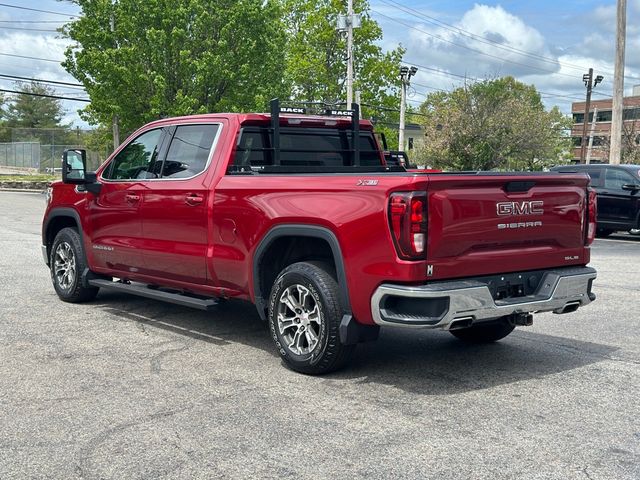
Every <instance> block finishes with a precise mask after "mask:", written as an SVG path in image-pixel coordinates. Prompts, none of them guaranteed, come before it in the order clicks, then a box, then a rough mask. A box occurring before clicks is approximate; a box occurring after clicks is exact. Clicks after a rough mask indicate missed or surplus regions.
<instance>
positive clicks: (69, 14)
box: [0, 3, 80, 18]
mask: <svg viewBox="0 0 640 480" xmlns="http://www.w3.org/2000/svg"><path fill="white" fill-rule="evenodd" d="M0 7H8V8H16V9H18V10H29V11H31V12H41V13H50V14H51V15H62V16H63V17H72V18H80V17H79V16H78V15H73V14H71V13H62V12H52V11H51V10H40V9H38V8H29V7H21V6H19V5H9V4H8V3H0Z"/></svg>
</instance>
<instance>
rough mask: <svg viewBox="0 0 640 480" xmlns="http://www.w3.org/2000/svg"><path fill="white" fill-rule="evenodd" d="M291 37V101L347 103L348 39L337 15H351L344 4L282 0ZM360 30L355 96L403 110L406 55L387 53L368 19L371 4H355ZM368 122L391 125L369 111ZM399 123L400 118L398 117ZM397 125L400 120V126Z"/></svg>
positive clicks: (384, 117)
mask: <svg viewBox="0 0 640 480" xmlns="http://www.w3.org/2000/svg"><path fill="white" fill-rule="evenodd" d="M283 2H284V11H285V12H286V13H285V18H284V23H285V25H286V28H287V34H288V48H287V55H286V64H287V68H286V76H285V78H286V80H285V82H286V84H287V85H288V86H290V87H291V95H292V98H294V99H296V100H301V101H321V102H328V103H335V102H344V101H346V70H347V67H346V37H345V35H344V34H342V33H340V32H338V31H337V30H336V27H337V19H338V15H344V14H346V8H345V2H344V1H342V0H283ZM354 10H355V12H356V13H360V15H361V18H362V23H361V26H360V27H359V28H357V29H355V30H354V53H353V58H354V71H355V83H354V91H356V90H359V91H361V93H362V95H361V102H362V103H363V104H371V105H376V106H381V107H385V108H389V109H396V110H397V109H398V108H399V99H398V92H399V87H400V80H399V77H398V74H399V70H400V63H401V61H402V55H403V53H404V49H403V48H402V47H398V48H396V49H394V50H392V51H390V52H384V51H383V50H382V48H381V47H380V46H379V42H380V41H381V40H382V29H381V28H380V26H379V25H378V23H377V22H376V21H375V20H373V19H372V18H371V16H370V14H369V3H368V2H367V1H366V0H356V1H355V2H354ZM363 113H364V116H365V117H373V116H375V117H376V118H377V119H378V120H380V121H381V122H385V121H386V122H388V121H389V118H390V115H389V113H392V114H393V112H386V111H384V110H375V109H370V108H368V109H367V108H365V109H364V110H363ZM395 117H396V118H397V114H396V115H395ZM396 122H397V120H396Z"/></svg>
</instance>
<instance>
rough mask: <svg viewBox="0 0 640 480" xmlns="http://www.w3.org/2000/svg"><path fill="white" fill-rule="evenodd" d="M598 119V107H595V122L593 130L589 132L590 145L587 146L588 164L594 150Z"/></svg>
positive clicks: (592, 124) (592, 126)
mask: <svg viewBox="0 0 640 480" xmlns="http://www.w3.org/2000/svg"><path fill="white" fill-rule="evenodd" d="M597 121H598V107H596V108H594V109H593V122H591V131H590V132H589V147H588V148H587V160H586V162H585V163H586V164H587V165H588V164H590V163H591V153H592V150H593V134H594V133H595V131H596V122H597Z"/></svg>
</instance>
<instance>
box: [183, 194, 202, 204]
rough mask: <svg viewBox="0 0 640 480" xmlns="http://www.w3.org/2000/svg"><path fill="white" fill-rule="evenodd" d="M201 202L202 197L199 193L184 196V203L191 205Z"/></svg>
mask: <svg viewBox="0 0 640 480" xmlns="http://www.w3.org/2000/svg"><path fill="white" fill-rule="evenodd" d="M202 202H204V198H203V197H202V196H201V195H197V194H195V193H190V194H189V195H187V198H185V203H186V204H187V205H191V206H192V207H196V206H198V205H201V204H202Z"/></svg>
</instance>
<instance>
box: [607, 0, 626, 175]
mask: <svg viewBox="0 0 640 480" xmlns="http://www.w3.org/2000/svg"><path fill="white" fill-rule="evenodd" d="M617 23H618V26H617V35H616V66H615V71H614V76H613V112H612V116H611V137H610V144H611V148H610V149H609V163H610V164H612V165H619V164H620V157H621V156H622V122H623V121H624V120H623V118H622V114H623V110H624V50H625V38H626V34H627V0H618V12H617Z"/></svg>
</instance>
